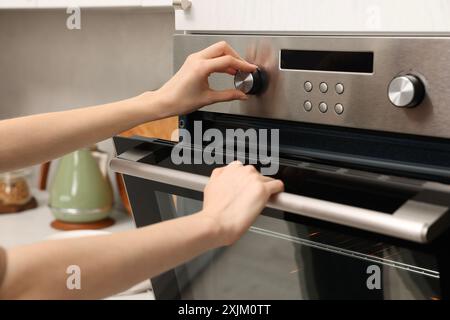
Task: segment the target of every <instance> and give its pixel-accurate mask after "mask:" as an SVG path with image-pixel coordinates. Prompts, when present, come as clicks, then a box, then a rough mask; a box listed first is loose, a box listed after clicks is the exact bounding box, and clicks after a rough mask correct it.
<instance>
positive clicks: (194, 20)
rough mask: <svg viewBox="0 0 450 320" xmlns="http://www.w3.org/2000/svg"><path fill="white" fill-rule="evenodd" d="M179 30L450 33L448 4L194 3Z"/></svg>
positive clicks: (372, 0)
mask: <svg viewBox="0 0 450 320" xmlns="http://www.w3.org/2000/svg"><path fill="white" fill-rule="evenodd" d="M191 1H192V7H191V8H190V9H189V10H186V11H181V10H177V12H176V16H175V17H176V18H175V21H176V23H175V25H176V29H177V30H183V31H200V32H211V31H213V32H240V33H242V32H249V33H254V32H260V33H278V32H284V33H286V32H293V33H294V32H295V33H322V34H323V33H328V34H329V33H336V32H339V33H368V32H370V33H374V32H375V33H377V32H379V33H388V32H397V33H403V32H404V33H410V32H414V33H417V32H424V33H427V32H428V33H441V32H450V19H449V17H450V1H448V0H433V1H430V0H395V1H392V0H364V1H361V0H339V1H336V0H191Z"/></svg>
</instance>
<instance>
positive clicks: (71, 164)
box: [49, 148, 113, 224]
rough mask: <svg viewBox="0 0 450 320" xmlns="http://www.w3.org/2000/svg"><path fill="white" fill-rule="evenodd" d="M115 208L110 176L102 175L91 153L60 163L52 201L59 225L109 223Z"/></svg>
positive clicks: (73, 155)
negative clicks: (110, 215)
mask: <svg viewBox="0 0 450 320" xmlns="http://www.w3.org/2000/svg"><path fill="white" fill-rule="evenodd" d="M112 206H113V192H112V188H111V183H110V181H109V179H108V176H107V172H106V170H105V172H102V170H101V169H100V166H99V164H98V161H97V160H96V159H95V158H94V156H93V153H92V151H91V150H89V149H87V148H86V149H81V150H77V151H75V152H72V153H70V154H67V155H65V156H64V157H62V158H61V159H60V161H59V163H58V167H57V169H56V172H55V175H54V178H53V181H52V184H51V187H50V200H49V207H50V209H51V212H52V213H53V215H54V217H55V218H56V220H57V221H60V222H63V223H69V224H86V223H95V222H97V221H100V220H103V219H106V218H107V217H108V216H109V214H110V212H111V209H112Z"/></svg>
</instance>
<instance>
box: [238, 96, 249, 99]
mask: <svg viewBox="0 0 450 320" xmlns="http://www.w3.org/2000/svg"><path fill="white" fill-rule="evenodd" d="M239 99H240V100H248V96H241V97H240V98H239Z"/></svg>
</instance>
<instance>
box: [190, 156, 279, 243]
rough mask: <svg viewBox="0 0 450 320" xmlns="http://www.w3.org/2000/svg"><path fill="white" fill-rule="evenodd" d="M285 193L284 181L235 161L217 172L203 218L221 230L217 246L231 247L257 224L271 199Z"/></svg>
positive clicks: (205, 193)
mask: <svg viewBox="0 0 450 320" xmlns="http://www.w3.org/2000/svg"><path fill="white" fill-rule="evenodd" d="M283 189H284V185H283V182H282V181H280V180H274V179H272V178H269V177H264V176H262V175H261V174H260V173H259V172H258V171H257V170H256V169H255V167H253V166H251V165H248V166H243V165H242V163H240V162H238V161H235V162H232V163H230V164H229V165H228V166H226V167H223V168H219V169H215V170H214V171H213V173H212V175H211V179H210V181H209V183H208V185H207V186H206V188H205V191H204V199H203V210H202V211H201V212H200V213H199V215H203V217H207V218H208V219H210V220H212V224H211V225H213V226H215V227H217V230H218V231H217V233H218V237H217V239H218V243H217V244H216V245H217V246H222V245H230V244H232V243H234V242H235V241H237V240H238V239H239V238H240V237H241V236H242V235H243V234H244V233H245V232H246V231H247V230H248V228H249V227H250V226H251V225H252V224H253V222H254V221H255V219H256V218H257V216H258V215H259V214H260V212H261V211H262V209H264V207H265V205H266V203H267V201H268V200H269V198H270V196H271V195H273V194H275V193H278V192H281V191H283Z"/></svg>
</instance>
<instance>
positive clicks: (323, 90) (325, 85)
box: [319, 82, 328, 93]
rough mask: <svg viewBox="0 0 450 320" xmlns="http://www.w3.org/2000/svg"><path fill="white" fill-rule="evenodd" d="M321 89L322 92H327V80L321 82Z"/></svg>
mask: <svg viewBox="0 0 450 320" xmlns="http://www.w3.org/2000/svg"><path fill="white" fill-rule="evenodd" d="M319 90H320V92H322V93H325V92H327V91H328V85H327V84H326V83H325V82H321V83H320V85H319Z"/></svg>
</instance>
